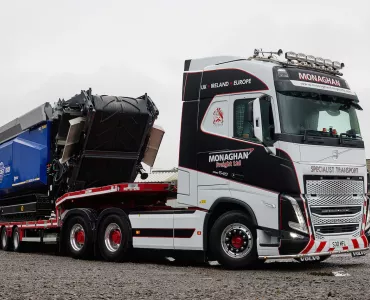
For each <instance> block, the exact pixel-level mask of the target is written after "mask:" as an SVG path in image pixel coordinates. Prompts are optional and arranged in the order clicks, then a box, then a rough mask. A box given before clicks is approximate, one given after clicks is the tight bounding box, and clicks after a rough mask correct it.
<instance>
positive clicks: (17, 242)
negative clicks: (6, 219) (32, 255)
mask: <svg viewBox="0 0 370 300" xmlns="http://www.w3.org/2000/svg"><path fill="white" fill-rule="evenodd" d="M12 241H13V251H14V252H20V251H21V249H22V244H21V238H20V234H19V229H18V227H15V228H14V230H13V235H12Z"/></svg>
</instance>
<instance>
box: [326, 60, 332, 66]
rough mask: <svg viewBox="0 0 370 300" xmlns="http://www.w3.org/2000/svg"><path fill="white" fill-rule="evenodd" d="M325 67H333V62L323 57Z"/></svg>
mask: <svg viewBox="0 0 370 300" xmlns="http://www.w3.org/2000/svg"><path fill="white" fill-rule="evenodd" d="M324 63H325V67H333V62H332V61H331V60H330V59H325V61H324Z"/></svg>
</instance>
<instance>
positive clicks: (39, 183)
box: [0, 50, 370, 268]
mask: <svg viewBox="0 0 370 300" xmlns="http://www.w3.org/2000/svg"><path fill="white" fill-rule="evenodd" d="M343 67H344V64H343V63H341V62H337V61H331V60H329V59H322V58H320V57H314V56H311V55H306V54H302V53H294V52H286V53H285V56H283V55H282V51H281V50H279V51H277V52H263V51H262V50H255V52H254V55H252V56H251V57H249V58H243V57H229V56H222V57H209V58H201V59H190V60H186V61H185V66H184V72H183V88H182V94H181V98H182V99H179V101H180V100H182V117H181V132H180V143H179V148H180V149H179V150H180V151H179V166H178V181H177V186H174V185H173V184H171V183H153V182H140V183H139V182H134V181H135V178H136V176H137V174H138V173H140V172H141V173H142V176H143V178H145V177H146V176H145V173H144V172H143V170H142V163H145V164H148V165H150V166H151V165H153V163H154V159H155V157H156V154H157V151H158V148H159V146H160V141H161V139H162V136H163V133H164V132H163V130H162V129H161V128H159V127H157V126H155V125H153V123H154V120H155V119H156V117H157V115H158V110H157V109H156V107H155V105H154V103H153V102H152V101H151V99H150V98H149V97H148V96H142V97H139V98H135V99H132V98H120V97H109V96H92V95H91V93H90V92H89V91H87V92H82V93H81V95H78V96H76V97H74V98H72V99H70V100H68V101H59V102H58V103H57V105H56V106H55V107H54V108H53V107H51V106H50V105H49V104H44V105H42V106H41V107H39V108H37V109H36V110H34V111H32V112H30V113H29V114H27V115H25V116H23V117H21V118H19V119H17V120H15V121H13V122H11V123H9V124H7V125H5V126H4V127H2V128H0V143H1V144H0V193H1V194H0V200H1V201H0V206H1V208H0V209H1V214H0V220H1V221H0V229H1V247H2V249H4V250H14V251H18V250H19V249H20V248H22V246H23V245H25V243H26V242H41V243H51V242H53V243H57V244H58V245H59V249H60V250H61V251H64V252H65V253H68V254H69V255H71V256H73V257H78V258H84V257H91V256H93V255H98V254H100V255H101V256H102V257H103V258H104V259H106V260H108V261H118V260H119V261H121V260H125V259H129V257H130V255H131V254H132V253H134V252H135V251H137V249H139V248H143V249H156V250H160V251H159V252H161V253H163V254H164V255H167V256H172V257H174V258H175V259H184V258H185V259H187V260H189V259H193V260H199V259H201V260H202V261H205V262H206V261H210V260H217V261H219V262H220V263H221V264H222V265H223V266H225V267H227V268H244V267H247V266H250V265H253V264H256V263H261V262H264V261H265V260H268V259H296V260H299V261H300V262H301V263H305V262H310V263H314V262H316V263H319V262H321V261H323V260H325V259H327V258H328V257H330V256H331V255H337V254H346V253H347V254H352V256H361V255H364V254H365V253H366V250H368V248H369V247H368V237H369V228H370V217H369V213H368V208H369V203H368V199H367V196H366V192H367V171H366V160H365V150H364V141H363V139H362V137H361V131H360V126H359V122H358V119H357V112H358V111H359V110H361V107H360V103H359V99H358V97H357V95H356V93H355V92H354V91H353V90H351V89H350V87H349V85H348V83H347V82H346V81H345V80H344V79H343V77H342V74H341V71H342V68H343ZM172 150H173V149H167V151H172ZM174 198H176V199H177V202H178V203H179V204H181V205H176V207H170V206H169V205H168V204H166V201H167V200H169V199H174ZM150 253H152V252H150Z"/></svg>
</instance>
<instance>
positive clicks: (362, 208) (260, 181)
mask: <svg viewBox="0 0 370 300" xmlns="http://www.w3.org/2000/svg"><path fill="white" fill-rule="evenodd" d="M280 54H281V52H279V53H275V54H274V53H269V55H266V54H265V53H263V52H261V51H256V52H255V55H254V56H253V57H251V58H248V59H244V58H240V57H213V58H204V59H195V60H188V61H186V62H185V68H184V79H183V99H182V100H183V113H182V123H181V140H180V157H179V183H178V184H179V186H178V201H179V202H180V203H182V204H186V205H190V206H196V207H200V208H202V209H205V210H207V211H208V213H212V214H215V216H216V217H215V216H214V217H211V219H212V220H213V221H214V220H215V219H217V218H218V217H219V216H220V215H222V214H224V213H225V212H226V211H234V210H237V211H243V212H244V213H245V214H246V215H247V218H248V219H249V223H250V224H252V225H251V228H252V227H253V228H255V234H256V245H255V246H256V251H257V253H258V254H257V255H258V257H259V258H260V259H268V258H290V257H291V258H296V259H303V260H312V261H315V260H316V261H320V260H323V258H327V257H329V256H330V255H331V254H334V253H342V252H345V251H351V250H353V251H355V250H360V249H367V248H368V240H367V237H366V235H365V231H367V230H368V229H369V222H368V221H369V220H368V219H366V216H367V207H368V205H367V202H368V200H367V198H366V189H367V169H366V159H365V150H364V142H363V140H362V138H361V132H360V127H359V122H358V119H357V114H356V112H357V110H361V107H360V106H359V100H358V97H357V95H356V93H355V92H353V91H352V90H351V89H350V88H349V86H348V84H347V82H346V81H345V80H344V79H343V78H342V77H341V73H340V70H341V69H342V67H343V66H344V65H343V64H341V63H338V62H332V61H331V60H324V59H322V58H316V57H313V56H310V55H309V56H307V55H304V54H301V53H300V54H296V53H293V52H288V53H286V57H285V59H283V58H281V56H280ZM240 225H241V224H240V222H238V221H237V220H235V223H233V222H231V224H230V226H229V227H228V228H229V229H227V230H226V229H225V230H226V234H224V235H222V234H221V235H220V237H221V240H222V243H223V244H224V247H223V249H224V250H225V253H226V254H227V255H228V256H229V257H231V258H232V257H234V258H238V257H243V255H244V254H245V253H246V252H248V251H251V249H249V248H248V247H242V246H240V243H237V242H235V241H242V245H243V243H244V242H246V245H248V235H246V234H245V232H248V230H249V229H250V228H248V230H246V229H245V228H244V227H243V226H240ZM239 226H240V229H241V230H240V231H239V230H238V228H239ZM234 231H235V232H234ZM238 232H240V233H238ZM250 232H251V234H253V230H250ZM229 237H231V238H229ZM232 241H234V243H233V242H232ZM246 255H247V254H246Z"/></svg>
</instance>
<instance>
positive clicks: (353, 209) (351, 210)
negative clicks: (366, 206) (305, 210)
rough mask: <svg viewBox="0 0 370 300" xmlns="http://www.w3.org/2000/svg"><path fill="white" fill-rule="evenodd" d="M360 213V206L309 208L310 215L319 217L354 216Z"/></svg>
mask: <svg viewBox="0 0 370 300" xmlns="http://www.w3.org/2000/svg"><path fill="white" fill-rule="evenodd" d="M360 211H361V206H337V207H335V206H331V207H316V206H314V207H311V213H312V214H315V215H320V216H335V215H354V214H357V213H359V212H360Z"/></svg>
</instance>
